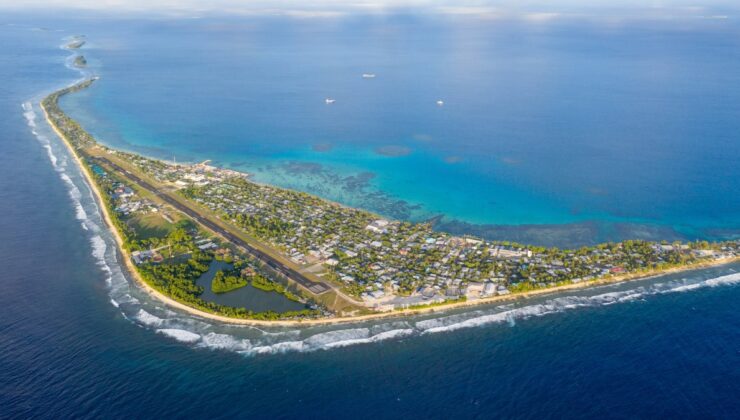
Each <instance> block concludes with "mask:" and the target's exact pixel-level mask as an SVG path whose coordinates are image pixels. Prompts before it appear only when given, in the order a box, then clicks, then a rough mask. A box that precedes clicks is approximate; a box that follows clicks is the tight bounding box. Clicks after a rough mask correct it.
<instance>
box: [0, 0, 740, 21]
mask: <svg viewBox="0 0 740 420" xmlns="http://www.w3.org/2000/svg"><path fill="white" fill-rule="evenodd" d="M735 3H736V2H735V1H731V0H703V1H702V2H701V6H697V5H696V1H695V0H654V1H647V2H646V1H644V0H621V1H619V2H615V1H593V0H558V1H548V0H457V1H455V0H350V1H347V0H209V1H202V0H21V1H18V0H0V10H1V9H16V10H22V9H31V10H34V9H35V10H54V9H78V10H91V11H105V12H114V13H115V12H124V13H125V12H128V13H142V12H149V13H163V14H177V15H188V14H189V15H193V16H198V15H205V14H217V13H218V14H233V15H283V16H290V17H294V18H336V17H341V16H345V15H348V14H394V13H405V14H408V13H415V14H431V15H447V16H473V17H478V18H482V19H503V18H508V19H519V20H523V21H526V22H531V23H544V22H549V21H552V20H555V19H559V18H564V17H588V16H591V17H597V16H607V17H610V18H614V17H624V16H628V17H634V18H640V17H644V16H650V17H660V16H670V17H675V16H683V17H694V18H699V17H701V18H705V19H706V18H714V19H720V18H732V17H733V16H736V15H737V11H738V9H740V5H737V4H735Z"/></svg>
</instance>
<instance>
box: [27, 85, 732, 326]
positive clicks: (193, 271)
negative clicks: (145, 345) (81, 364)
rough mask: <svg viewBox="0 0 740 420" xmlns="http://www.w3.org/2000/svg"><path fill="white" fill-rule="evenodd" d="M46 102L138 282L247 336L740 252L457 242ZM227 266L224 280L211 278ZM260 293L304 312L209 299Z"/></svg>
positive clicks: (582, 283)
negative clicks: (176, 151) (142, 151)
mask: <svg viewBox="0 0 740 420" xmlns="http://www.w3.org/2000/svg"><path fill="white" fill-rule="evenodd" d="M96 80H97V78H91V79H87V80H85V81H83V82H80V83H78V84H76V85H74V86H71V87H67V88H64V89H61V90H59V91H57V92H54V93H52V94H50V95H49V96H47V97H46V98H44V99H43V100H42V102H41V106H42V109H43V110H44V113H45V115H46V118H47V120H48V121H49V123H50V124H51V126H52V127H53V129H54V130H55V131H56V133H57V134H58V135H59V136H60V137H61V138H62V140H63V141H64V142H65V144H66V145H67V146H68V148H69V149H70V151H71V153H72V154H73V156H74V157H75V159H76V161H77V163H78V164H79V165H80V167H81V168H82V172H83V174H84V175H85V177H86V179H87V181H88V182H89V184H90V186H91V188H92V189H93V191H94V192H95V194H96V197H97V199H98V201H99V202H100V204H101V208H102V212H103V216H104V218H105V220H106V222H107V223H108V224H109V225H110V227H111V229H112V231H113V233H114V234H115V237H116V239H117V242H118V244H119V245H120V252H121V253H122V255H123V256H124V257H125V258H124V261H125V262H126V266H127V268H128V269H129V271H130V273H131V274H132V277H133V278H134V279H135V280H136V281H137V282H138V283H139V284H140V285H141V286H142V287H143V288H145V289H146V290H147V291H148V292H150V293H151V294H152V295H153V296H155V297H157V298H158V299H161V300H162V301H164V302H165V303H167V304H168V305H170V306H173V307H176V308H180V309H182V310H185V311H189V312H191V313H193V314H196V315H198V316H202V317H206V318H212V319H216V320H220V321H224V322H233V323H246V324H272V325H294V324H317V323H334V322H353V321H359V320H364V319H370V318H377V317H386V316H399V315H411V314H418V313H422V312H425V311H435V310H442V309H448V308H453V307H461V306H467V305H476V304H484V303H491V302H496V301H501V300H510V299H519V298H524V297H527V296H531V295H536V294H543V293H552V292H555V291H558V290H566V289H574V288H582V287H588V286H593V285H598V284H603V283H606V282H617V281H626V280H630V279H636V278H644V277H647V276H652V275H657V274H660V273H665V272H668V271H677V270H685V269H691V268H698V267H702V266H707V265H714V264H722V263H729V262H732V261H736V260H738V257H739V256H740V240H734V241H724V242H708V241H693V242H672V243H668V242H665V241H664V242H650V241H644V240H626V241H622V242H617V243H604V244H599V245H596V246H589V247H582V248H578V249H559V248H545V247H540V246H534V245H526V244H517V243H512V242H507V241H487V240H483V239H480V238H476V237H472V236H454V235H450V234H447V233H444V232H438V231H435V230H434V229H432V226H431V225H430V224H429V223H411V222H407V221H398V220H390V219H387V218H384V217H381V216H379V215H376V214H373V213H370V212H367V211H364V210H360V209H355V208H350V207H347V206H343V205H340V204H338V203H334V202H331V201H328V200H325V199H322V198H319V197H316V196H314V195H311V194H307V193H303V192H298V191H293V190H288V189H282V188H277V187H274V186H269V185H263V184H259V183H257V182H254V181H252V180H251V179H250V178H249V175H248V174H245V173H242V172H237V171H233V170H229V169H224V168H219V167H216V166H213V165H210V164H209V162H208V161H205V162H202V163H192V164H184V163H174V162H172V163H171V162H165V161H162V160H156V159H151V158H148V157H145V156H141V155H138V154H134V153H128V152H124V151H120V150H115V149H113V148H110V147H108V146H105V145H103V144H101V143H99V142H97V141H96V140H95V139H94V138H93V137H92V136H91V135H90V134H89V133H88V132H87V131H86V130H85V129H84V128H83V127H82V126H81V125H80V124H79V123H77V122H76V121H75V120H73V119H72V118H70V117H69V116H68V115H67V114H66V113H65V112H64V111H63V110H62V109H61V107H60V106H59V99H60V98H61V97H63V96H64V95H68V94H72V93H74V92H77V91H79V90H82V89H85V88H87V87H88V86H90V85H91V84H92V83H94V82H95V81H96ZM216 263H219V264H222V265H220V266H214V265H213V264H216ZM212 267H222V268H219V269H218V271H217V272H216V274H215V275H214V276H213V278H212V280H211V282H210V283H209V284H208V285H207V287H208V288H210V291H211V292H212V293H214V294H218V295H227V294H229V293H238V291H239V290H243V288H245V287H254V288H257V289H259V290H261V291H264V292H267V293H276V294H279V295H281V296H283V297H284V298H285V299H286V300H289V301H291V302H294V303H300V304H302V305H304V306H303V309H300V310H290V311H282V312H280V311H272V310H268V311H254V310H252V309H250V308H246V307H235V306H228V305H223V304H219V303H216V302H214V301H212V300H207V299H204V298H203V295H204V292H205V287H206V286H204V285H202V284H199V283H198V279H200V278H201V277H202V276H203V275H204V273H206V272H208V271H209V270H212Z"/></svg>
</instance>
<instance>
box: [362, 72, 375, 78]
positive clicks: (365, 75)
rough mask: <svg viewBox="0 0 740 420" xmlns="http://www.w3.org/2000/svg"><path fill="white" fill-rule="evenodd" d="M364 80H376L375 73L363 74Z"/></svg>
mask: <svg viewBox="0 0 740 420" xmlns="http://www.w3.org/2000/svg"><path fill="white" fill-rule="evenodd" d="M362 78H363V79H374V78H375V73H362Z"/></svg>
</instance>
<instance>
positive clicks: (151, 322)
mask: <svg viewBox="0 0 740 420" xmlns="http://www.w3.org/2000/svg"><path fill="white" fill-rule="evenodd" d="M134 319H136V320H137V321H139V322H140V323H141V324H144V325H148V326H152V327H158V326H160V325H162V324H163V323H164V320H163V319H162V318H160V317H158V316H155V315H152V314H150V313H149V312H147V311H145V310H143V309H139V312H137V313H136V315H135V316H134Z"/></svg>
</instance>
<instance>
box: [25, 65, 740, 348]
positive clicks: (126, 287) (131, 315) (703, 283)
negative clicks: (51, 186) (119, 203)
mask: <svg viewBox="0 0 740 420" xmlns="http://www.w3.org/2000/svg"><path fill="white" fill-rule="evenodd" d="M73 56H74V54H73ZM73 56H72V57H73ZM71 60H73V58H72V59H71ZM71 60H70V61H71ZM70 61H68V63H69V62H70ZM74 69H75V70H76V71H79V69H77V68H74ZM84 75H85V74H84V73H83V76H84ZM42 97H43V95H40V96H39V97H38V98H35V99H33V100H31V101H28V102H26V103H23V104H22V107H23V115H24V116H25V118H26V121H27V123H28V126H29V129H30V131H31V133H32V134H33V135H34V136H35V137H36V139H37V140H38V142H39V143H40V144H41V146H42V147H43V148H44V149H45V151H46V154H47V156H48V158H49V162H50V163H51V165H52V167H53V168H54V170H55V171H56V172H57V173H58V174H59V177H60V179H61V180H62V182H63V183H64V184H65V185H66V186H67V191H68V195H69V197H70V200H71V201H72V203H73V206H74V208H75V217H76V218H77V220H79V221H80V223H81V226H82V228H83V230H84V232H85V234H86V235H88V238H89V241H90V248H91V256H92V258H94V260H95V261H96V263H97V265H98V266H99V267H100V270H101V272H102V274H103V275H104V277H105V279H104V281H105V283H106V285H107V287H108V295H109V300H110V302H111V305H113V306H114V307H115V308H117V309H118V310H119V311H120V313H121V316H122V317H124V318H125V319H127V320H129V321H130V322H132V323H134V324H136V325H138V326H140V327H143V328H147V329H150V330H152V331H154V332H156V333H157V334H159V335H161V336H163V338H164V339H169V340H176V341H177V342H181V343H184V344H187V345H191V346H193V347H194V348H200V349H208V350H211V351H229V352H236V353H239V354H243V355H250V356H251V355H257V354H280V353H289V352H310V351H318V350H329V349H337V348H344V347H350V346H357V345H369V344H372V343H379V342H383V341H387V340H403V339H406V338H408V337H414V336H421V335H430V334H437V333H445V332H451V331H456V330H460V329H465V328H473V327H480V326H485V325H492V324H502V325H509V326H512V327H513V326H515V325H516V322H517V321H518V320H523V319H527V318H531V317H541V316H547V315H551V314H557V313H562V312H565V311H570V310H576V309H579V308H588V307H599V306H609V305H615V304H628V303H630V302H632V303H634V302H639V301H642V300H645V299H646V298H648V297H650V296H655V295H661V294H668V293H682V292H689V291H696V290H698V289H702V288H707V287H719V286H729V285H737V284H740V273H736V272H735V271H734V270H733V268H732V267H729V268H726V269H724V272H731V273H732V274H728V275H723V276H719V277H711V278H702V276H705V277H706V276H709V274H706V273H709V272H710V271H703V272H695V273H693V274H692V276H693V277H690V278H684V279H680V280H670V281H666V279H668V278H669V277H671V276H667V277H662V278H661V277H658V278H654V279H650V280H645V281H636V282H633V283H623V284H618V285H610V286H601V287H599V288H593V289H589V290H582V291H578V292H573V293H571V294H570V295H568V296H556V297H550V298H547V297H542V298H539V299H537V300H535V299H532V300H528V301H525V302H524V303H508V304H499V305H490V306H485V307H479V308H476V309H467V310H466V311H465V312H458V313H452V311H451V312H450V313H444V312H442V313H435V314H430V315H425V316H418V317H414V318H407V319H399V320H395V321H387V320H385V321H374V322H367V323H365V324H356V325H351V326H348V325H334V326H314V327H301V328H275V327H271V328H257V327H252V326H235V325H224V324H218V323H212V322H209V321H206V320H202V319H200V318H197V317H193V316H191V315H188V314H183V313H179V312H175V311H172V310H170V309H167V308H163V307H162V305H161V303H160V302H158V301H155V300H153V299H152V298H151V297H150V296H149V295H147V294H146V293H145V292H144V291H142V290H141V289H139V288H138V287H136V286H134V285H133V284H132V283H131V282H130V281H129V280H128V279H127V278H126V276H125V275H124V272H123V270H122V268H121V265H120V264H119V258H120V256H119V254H118V250H117V246H116V243H115V240H114V238H113V236H112V235H111V232H109V231H108V229H107V228H106V227H105V223H104V221H103V219H102V216H101V214H100V208H99V207H98V205H97V202H96V201H95V197H94V195H93V193H92V190H91V189H90V187H89V186H88V185H87V183H86V182H85V179H84V177H83V176H82V174H81V173H80V171H79V168H77V166H76V165H68V164H67V162H69V161H70V158H71V156H70V155H69V153H68V151H67V149H66V147H65V145H64V144H63V143H62V142H61V141H60V140H59V139H58V138H57V137H56V135H55V133H54V132H53V131H52V130H51V128H50V127H49V126H48V124H46V123H45V121H43V123H42V124H39V123H38V115H39V114H40V110H38V102H39V101H40V99H41V98H42ZM702 273H704V274H702ZM661 281H663V282H661Z"/></svg>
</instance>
